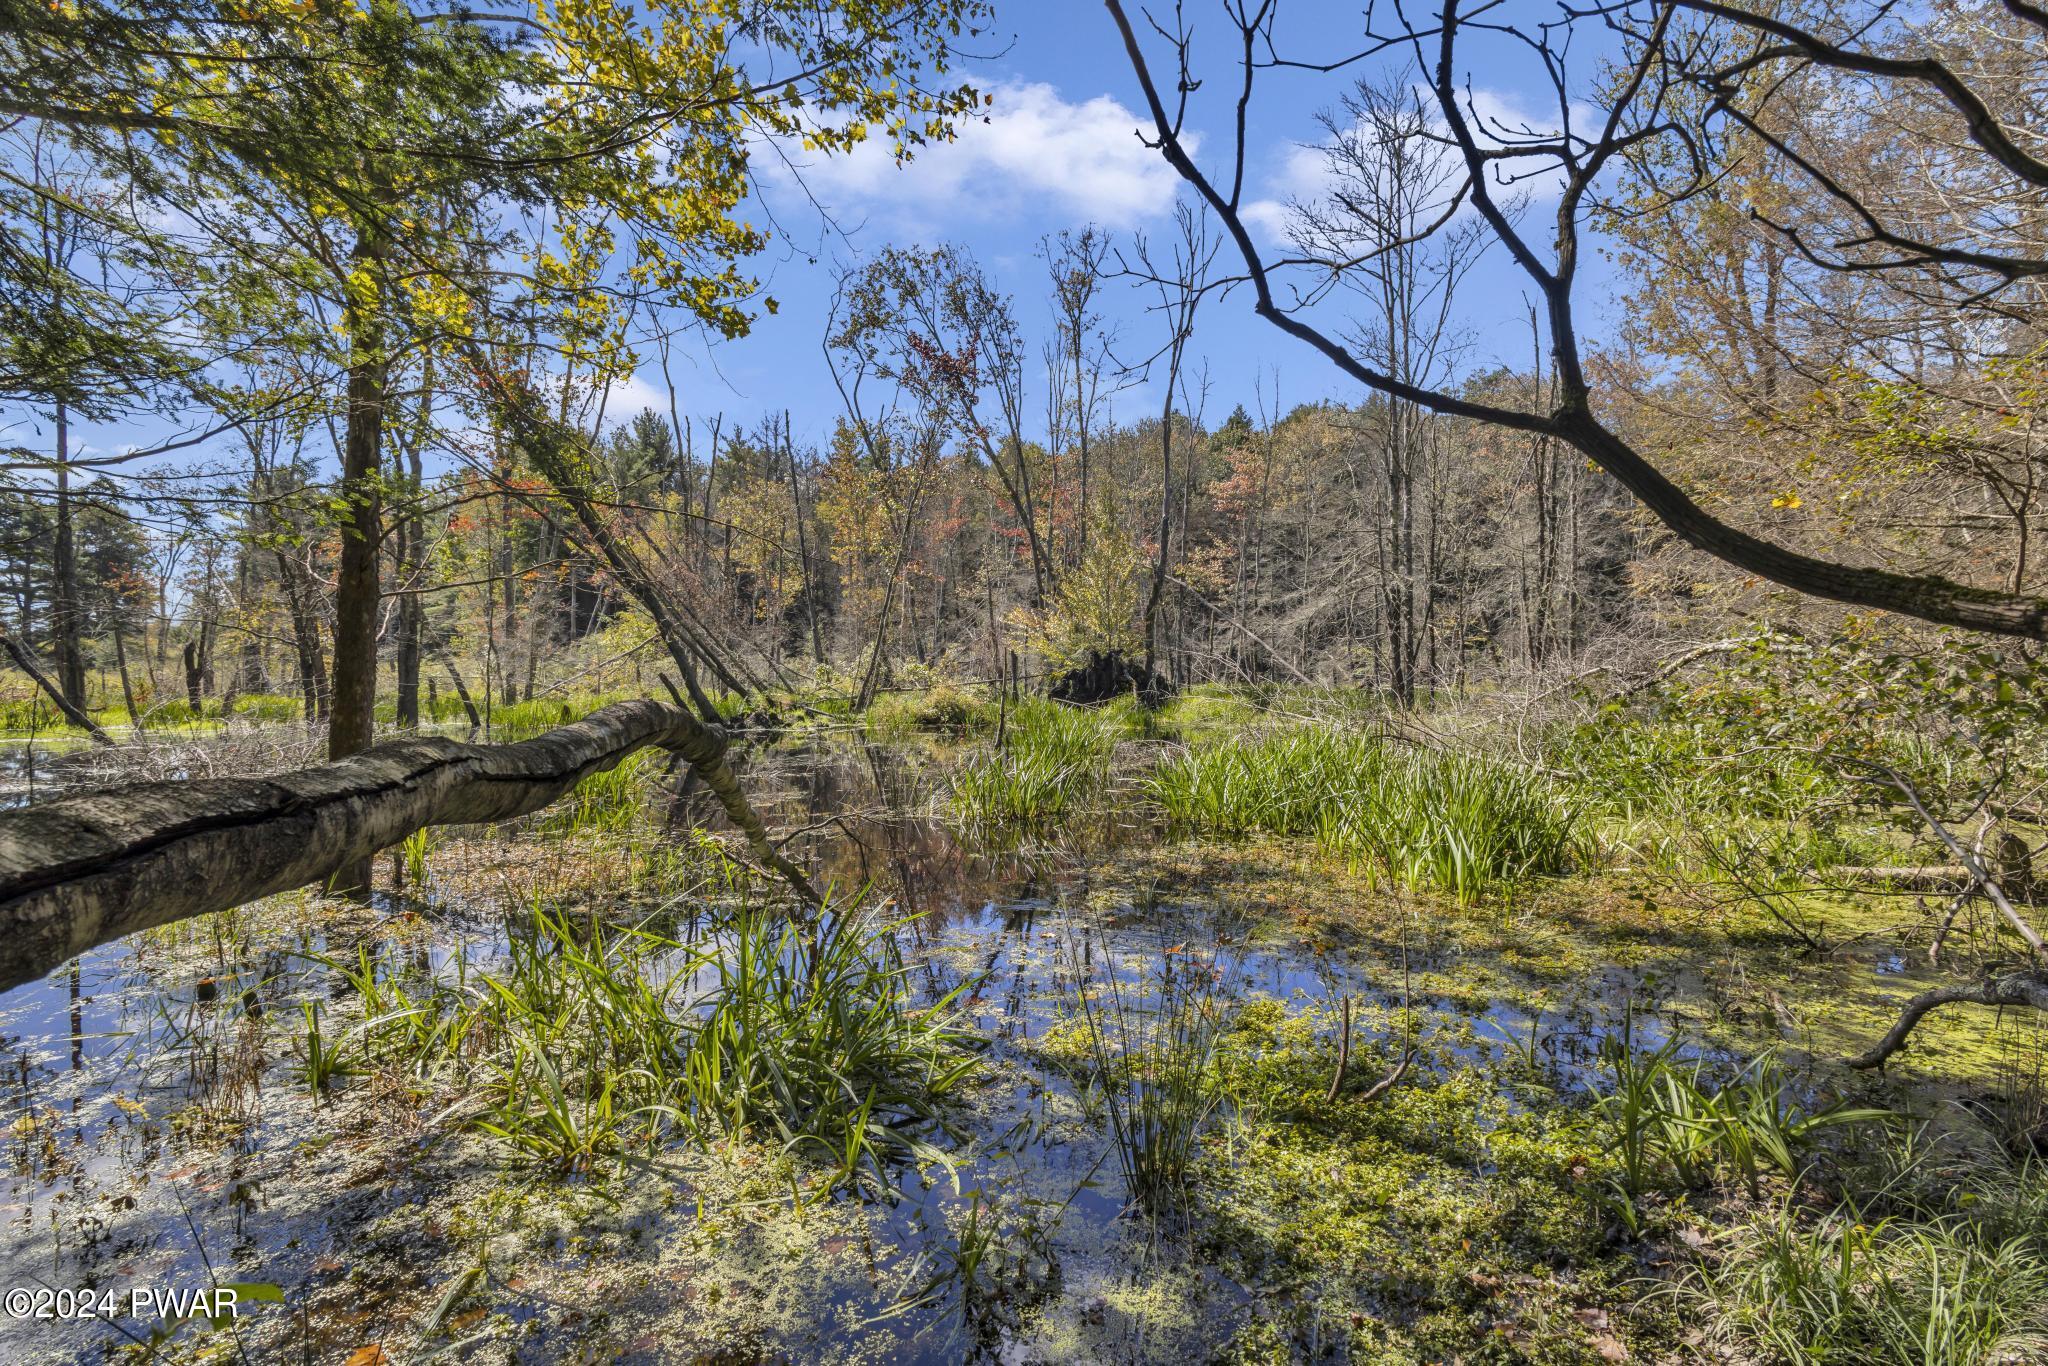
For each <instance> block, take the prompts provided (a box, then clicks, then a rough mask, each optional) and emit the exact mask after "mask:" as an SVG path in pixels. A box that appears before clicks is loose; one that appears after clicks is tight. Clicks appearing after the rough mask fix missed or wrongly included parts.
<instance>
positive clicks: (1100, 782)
mask: <svg viewBox="0 0 2048 1366" xmlns="http://www.w3.org/2000/svg"><path fill="white" fill-rule="evenodd" d="M982 719H983V720H987V719H989V718H987V717H983V718H982ZM1131 728H1132V719H1131V716H1130V714H1129V711H1128V709H1120V708H1114V707H1104V708H1098V709H1091V708H1086V707H1069V706H1066V705H1064V704H1062V703H1058V702H1049V701H1047V700H1045V699H1044V698H1035V697H1027V698H1025V699H1024V700H1023V701H1022V702H1020V703H1019V704H1018V705H1017V706H1016V707H1014V708H1012V709H1011V710H1010V712H1009V714H1008V716H1007V717H1006V718H1005V719H1004V721H1003V722H1002V726H1001V740H1002V743H1001V745H1000V747H997V746H996V745H995V743H994V741H993V738H992V739H991V743H990V745H989V747H988V748H986V749H981V750H977V751H976V752H974V753H972V754H970V755H968V757H967V758H966V759H964V760H963V761H962V762H961V763H960V765H959V766H958V767H957V768H955V769H954V770H953V772H952V774H951V775H950V777H949V783H950V793H949V805H950V809H951V812H952V815H953V817H954V819H955V820H956V821H957V822H958V823H959V824H960V825H961V826H962V827H963V828H965V829H966V830H968V831H970V832H973V833H979V834H990V833H1012V834H1045V833H1049V832H1051V831H1053V830H1055V829H1057V828H1058V827H1059V826H1060V825H1061V824H1062V823H1063V822H1065V821H1066V820H1068V819H1069V818H1071V817H1073V816H1075V815H1077V814H1079V813H1081V812H1083V811H1086V810H1089V809H1092V807H1093V805H1094V803H1095V802H1096V800H1097V798H1099V797H1100V796H1101V794H1102V792H1103V790H1104V789H1105V788H1106V786H1107V785H1108V781H1109V761H1110V756H1111V755H1112V754H1113V753H1114V751H1115V749H1116V742H1117V741H1118V739H1120V738H1123V737H1124V736H1126V735H1128V734H1130V732H1131Z"/></svg>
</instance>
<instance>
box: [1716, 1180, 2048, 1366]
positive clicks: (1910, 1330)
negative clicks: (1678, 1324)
mask: <svg viewBox="0 0 2048 1366" xmlns="http://www.w3.org/2000/svg"><path fill="white" fill-rule="evenodd" d="M1682 1293H1684V1294H1685V1296H1686V1297H1687V1298H1688V1299H1689V1300H1691V1301H1692V1302H1693V1303H1694V1304H1695V1305H1696V1306H1697V1307H1698V1308H1699V1309H1701V1310H1703V1311H1704V1312H1705V1314H1706V1315H1707V1317H1708V1319H1709V1320H1710V1321H1711V1322H1712V1323H1713V1325H1714V1327H1715V1329H1716V1331H1717V1333H1718V1335H1719V1336H1721V1337H1723V1338H1724V1339H1730V1340H1732V1341H1733V1342H1735V1343H1739V1344H1741V1345H1742V1346H1744V1347H1746V1348H1749V1349H1750V1350H1751V1351H1752V1352H1760V1353H1762V1354H1764V1358H1765V1359H1767V1360H1775V1361H1788V1362H1845V1363H1846V1362H1856V1363H1869V1366H2019V1364H2020V1363H2023V1362H2034V1361H2041V1360H2043V1359H2044V1357H2048V1256H2044V1254H2043V1250H2042V1246H2041V1236H2040V1232H2039V1230H2038V1229H2037V1230H2036V1231H2035V1233H2034V1234H2033V1235H2032V1236H2029V1235H2025V1234H2019V1235H2014V1236H2010V1237H2003V1238H1999V1237H1986V1236H1984V1234H1983V1230H1982V1228H1981V1227H1980V1226H1979V1225H1976V1224H1974V1223H1972V1222H1971V1221H1969V1220H1964V1219H1955V1218H1947V1219H1940V1220H1935V1221H1932V1222H1926V1223H1908V1222H1905V1221H1893V1220H1886V1219H1880V1220H1877V1221H1875V1222H1872V1223H1864V1222H1863V1221H1861V1220H1859V1219H1857V1218H1855V1217H1854V1216H1853V1215H1852V1214H1849V1213H1847V1212H1838V1213H1836V1214H1834V1215H1831V1216H1829V1217H1827V1218H1825V1219H1823V1220H1821V1221H1819V1222H1818V1223H1814V1222H1812V1221H1810V1220H1807V1219H1803V1218H1802V1217H1801V1216H1800V1214H1799V1212H1798V1211H1797V1210H1795V1209H1794V1208H1793V1207H1792V1206H1791V1205H1790V1204H1789V1203H1787V1204H1784V1205H1781V1206H1779V1207H1778V1208H1776V1209H1775V1210H1773V1211H1772V1212H1770V1213H1769V1214H1766V1215H1764V1216H1761V1217H1759V1218H1757V1219H1756V1220H1754V1221H1753V1222H1752V1223H1751V1224H1750V1225H1749V1226H1748V1227H1747V1228H1746V1229H1744V1230H1743V1231H1742V1232H1741V1233H1740V1234H1739V1235H1738V1236H1737V1238H1736V1240H1735V1242H1734V1245H1733V1246H1731V1247H1730V1248H1728V1249H1727V1252H1726V1254H1725V1256H1724V1257H1723V1258H1722V1259H1721V1261H1720V1262H1719V1264H1718V1265H1717V1266H1715V1267H1713V1268H1712V1269H1710V1270H1705V1271H1701V1272H1699V1273H1698V1274H1697V1275H1696V1276H1695V1277H1694V1278H1693V1279H1692V1280H1691V1281H1690V1282H1689V1283H1688V1284H1687V1285H1686V1287H1685V1289H1684V1291H1683V1292H1682Z"/></svg>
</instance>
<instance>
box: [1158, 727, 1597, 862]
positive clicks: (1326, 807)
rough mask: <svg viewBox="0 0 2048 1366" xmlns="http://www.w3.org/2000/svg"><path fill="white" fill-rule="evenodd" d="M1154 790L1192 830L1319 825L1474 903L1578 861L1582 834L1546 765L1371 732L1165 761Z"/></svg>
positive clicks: (1349, 852) (1299, 738)
mask: <svg viewBox="0 0 2048 1366" xmlns="http://www.w3.org/2000/svg"><path fill="white" fill-rule="evenodd" d="M1152 792H1153V796H1154V798H1155V799H1156V800H1157V801H1158V802H1159V804H1160V806H1161V807H1162V808H1163V809H1164V811H1165V813H1166V817H1167V821H1168V824H1169V825H1170V826H1171V827H1172V828H1174V829H1175V830H1177V831H1180V832H1182V833H1188V834H1204V835H1224V836H1241V835H1248V834H1254V833H1265V834H1274V835H1313V836H1315V837H1316V839H1317V840H1318V841H1319V842H1320V843H1321V844H1322V846H1323V847H1324V849H1325V850H1327V851H1329V852H1331V853H1333V854H1336V855H1338V856H1340V857H1343V858H1345V859H1346V860H1348V861H1350V862H1352V863H1353V864H1354V865H1358V866H1364V867H1370V868H1376V869H1378V870H1380V871H1382V872H1384V874H1385V875H1386V876H1387V877H1388V878H1389V880H1391V881H1393V882H1394V883H1396V884H1398V885H1402V886H1407V887H1414V888H1427V889H1431V890H1435V891H1440V892H1446V893H1449V894H1451V895H1452V896H1455V897H1456V898H1457V899H1458V900H1459V901H1461V902H1469V901H1471V900H1472V899H1474V898H1475V897H1477V896H1479V895H1480V894H1481V893H1482V892H1484V891H1486V890H1488V889H1489V888H1493V887H1497V886H1500V885H1503V884H1509V883H1513V882H1516V881H1518V880H1520V879H1523V878H1527V877H1540V876H1553V875H1556V874H1560V873H1565V872H1569V871H1570V870H1571V869H1572V868H1573V867H1574V866H1575V865H1576V864H1577V862H1578V861H1579V859H1580V857H1581V855H1582V850H1583V841H1582V839H1581V837H1580V833H1579V828H1578V822H1577V820H1576V819H1575V817H1574V814H1573V812H1572V810H1571V808H1570V807H1569V806H1567V804H1566V803H1565V802H1564V800H1563V799H1562V797H1561V796H1560V795H1559V793H1558V792H1557V791H1556V789H1555V788H1554V787H1553V786H1552V785H1551V784H1550V782H1549V781H1548V780H1547V779H1546V778H1544V777H1543V776H1542V775H1541V774H1539V773H1536V772H1534V771H1532V770H1529V769H1525V768H1518V767H1515V766H1513V765H1509V764H1504V763H1501V762H1499V761H1496V760H1493V759H1489V758H1485V757H1483V756H1480V755H1472V754H1456V753H1448V754H1446V753H1436V752H1413V751H1401V752H1395V751H1391V750H1389V749H1388V748H1387V747H1386V746H1385V745H1383V744H1381V743H1380V742H1379V741H1377V740H1374V739H1372V738H1370V737H1367V736H1362V735H1357V734H1345V733H1341V732H1333V731H1320V730H1290V731H1282V732H1278V733H1275V734H1271V735H1266V736H1262V737H1260V738H1258V739H1255V740H1252V741H1250V742H1248V743H1244V744H1239V745H1229V746H1219V747H1216V748H1211V749H1198V750H1192V751H1190V752H1188V753H1186V754H1184V755H1181V756H1180V757H1178V758H1176V759H1173V760H1171V761H1170V762H1168V763H1165V764H1162V765H1160V767H1159V768H1158V769H1157V770H1156V771H1155V772H1154V774H1153V777H1152Z"/></svg>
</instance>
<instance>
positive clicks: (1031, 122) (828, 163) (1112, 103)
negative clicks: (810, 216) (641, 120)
mask: <svg viewBox="0 0 2048 1366" xmlns="http://www.w3.org/2000/svg"><path fill="white" fill-rule="evenodd" d="M991 93H993V94H994V96H995V103H994V104H993V105H991V106H990V107H989V108H988V109H987V110H985V111H984V113H983V114H982V115H980V116H976V117H970V118H967V119H965V120H963V121H962V122H961V123H960V125H959V136H958V138H957V139H956V140H955V141H953V142H950V143H945V144H942V145H937V146H932V147H926V148H921V149H919V151H918V153H917V155H916V157H915V158H914V159H913V160H911V161H910V162H909V163H907V164H905V165H903V166H898V165H897V164H896V161H895V159H894V158H893V157H892V156H891V155H890V153H889V149H888V147H887V146H886V145H884V144H882V143H879V142H868V143H864V144H862V145H861V146H859V147H857V148H855V149H854V150H853V151H852V152H850V153H846V154H844V155H839V156H830V157H827V156H807V155H805V154H803V153H801V152H800V151H797V150H796V149H794V148H791V147H788V146H784V147H783V148H782V149H780V150H781V152H782V153H784V154H786V155H787V157H788V160H789V162H792V163H794V164H795V168H796V169H795V170H794V171H793V172H792V170H791V169H790V167H789V166H788V165H786V164H785V163H784V157H783V155H778V151H777V149H775V148H763V149H761V151H760V152H758V153H757V156H758V158H759V162H760V164H761V166H762V167H763V170H764V172H765V173H766V175H767V176H768V178H769V180H770V181H771V182H775V183H780V184H782V185H785V186H787V185H789V184H790V183H791V182H792V181H793V180H794V179H795V178H797V177H801V179H802V181H803V184H804V186H805V187H806V188H807V189H808V190H809V191H810V192H811V193H812V194H813V195H815V196H816V197H817V198H818V200H819V202H820V203H822V204H823V205H824V206H825V207H826V208H828V209H831V210H833V211H834V212H837V213H848V212H853V211H857V210H858V211H870V212H872V211H876V210H882V211H890V210H894V211H896V212H897V213H898V214H902V213H904V212H905V211H909V212H910V213H911V214H913V215H914V216H915V217H917V218H919V219H923V218H927V217H929V216H930V215H931V214H933V213H935V212H937V213H943V214H946V215H948V216H956V217H963V218H987V217H994V216H997V215H1003V214H1008V213H1012V212H1014V211H1016V210H1017V209H1018V208H1020V207H1024V206H1027V205H1031V204H1036V203H1043V202H1045V201H1046V200H1048V199H1051V200H1055V201H1059V202H1061V203H1062V204H1063V206H1064V207H1066V208H1068V209H1070V210H1071V211H1072V212H1073V213H1074V214H1076V215H1077V216H1081V217H1086V218H1088V219H1091V220H1093V221H1095V222H1099V223H1102V224H1104V225H1106V226H1112V227H1128V226H1130V225H1132V224H1134V223H1136V222H1139V221H1140V220H1142V219H1145V218H1149V217H1151V216H1153V215H1156V214H1161V213H1164V212H1166V211H1167V210H1169V209H1171V208H1172V206H1173V201H1174V197H1175V195H1176V194H1177V193H1178V191H1179V188H1180V178H1179V177H1178V176H1177V175H1175V174H1174V171H1173V168H1172V167H1170V166H1168V165H1167V164H1166V162H1165V161H1164V160H1163V159H1162V158H1161V157H1160V155H1159V153H1158V152H1156V151H1153V150H1152V149H1150V148H1148V147H1146V146H1145V145H1144V144H1143V143H1142V142H1140V141H1139V140H1138V136H1137V130H1138V128H1139V127H1140V126H1141V124H1143V123H1144V120H1141V119H1140V118H1139V116H1138V115H1136V114H1134V113H1132V112H1131V111H1130V110H1129V109H1126V108H1125V107H1124V106H1123V105H1122V104H1121V103H1120V102H1118V101H1117V100H1115V99H1114V98H1112V97H1110V96H1108V95H1097V96H1095V97H1094V98H1092V99H1087V100H1083V101H1081V102H1079V103H1072V102H1069V101H1068V100H1066V99H1065V98H1064V97H1062V96H1061V94H1060V92H1059V91H1058V90H1056V89H1055V88H1053V87H1052V86H1050V85H1047V84H1045V83H1043V82H1037V81H1030V82H1025V81H1007V82H1004V83H1003V84H1001V85H998V86H996V87H994V89H993V91H992V92H991ZM1189 142H1190V144H1191V145H1192V143H1193V139H1192V138H1191V139H1189Z"/></svg>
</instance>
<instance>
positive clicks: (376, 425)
mask: <svg viewBox="0 0 2048 1366" xmlns="http://www.w3.org/2000/svg"><path fill="white" fill-rule="evenodd" d="M383 257H384V249H383V245H382V242H381V240H380V239H379V238H378V237H377V235H376V233H375V232H374V231H373V230H366V231H365V232H364V233H363V234H362V236H361V237H359V238H358V240H357V242H356V250H355V263H356V265H357V266H358V268H362V269H367V270H369V271H370V272H371V273H372V274H378V273H380V272H379V271H378V269H377V268H378V267H379V266H380V265H381V264H382V261H383ZM389 376H390V362H389V360H388V358H387V357H386V356H385V354H384V335H383V328H382V326H381V324H380V322H379V321H378V319H377V318H376V317H375V316H370V317H364V316H361V315H360V314H358V315H357V316H356V317H354V318H353V319H352V332H351V335H350V337H349V368H348V414H347V422H346V426H345V428H344V435H343V437H342V471H341V495H342V500H343V504H344V510H343V512H342V520H341V562H340V565H339V567H338V568H337V570H336V572H335V579H334V678H333V700H332V702H331V704H330V705H331V707H332V711H331V713H330V714H329V716H328V721H327V757H328V758H330V759H344V758H347V757H348V756H349V755H351V754H359V753H361V752H362V751H363V750H365V749H367V748H369V746H370V740H371V737H372V736H373V735H374V733H375V731H376V724H377V609H378V607H379V606H380V589H379V584H378V574H377V557H378V550H379V541H380V539H381V536H382V521H383V495H382V491H381V489H380V487H379V482H380V480H381V478H382V474H383V464H382V454H383V446H384V398H385V388H386V385H387V383H388V380H389ZM371 852H374V851H371ZM335 885H336V887H337V888H338V889H339V890H341V891H344V892H348V893H351V894H355V893H363V892H367V891H368V890H369V888H370V860H369V857H368V853H367V852H366V853H365V855H364V857H363V858H362V859H361V860H359V861H358V862H357V863H355V864H353V865H351V866H349V867H346V868H343V869H342V870H341V871H340V872H339V873H338V874H337V876H336V878H335Z"/></svg>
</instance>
